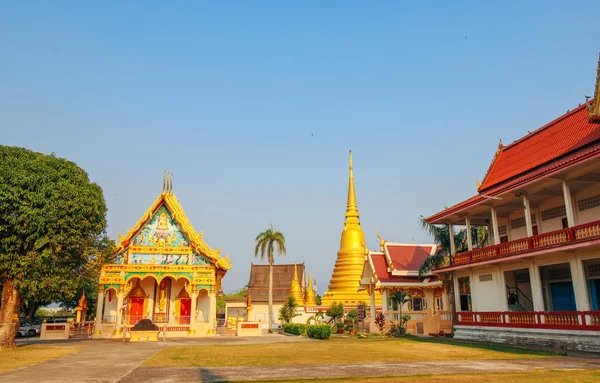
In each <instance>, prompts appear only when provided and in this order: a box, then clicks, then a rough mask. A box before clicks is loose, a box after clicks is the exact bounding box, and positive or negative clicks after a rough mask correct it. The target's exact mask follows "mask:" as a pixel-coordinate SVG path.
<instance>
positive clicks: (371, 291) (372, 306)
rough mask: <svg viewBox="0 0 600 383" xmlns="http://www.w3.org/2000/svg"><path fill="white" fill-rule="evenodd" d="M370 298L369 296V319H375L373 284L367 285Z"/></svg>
mask: <svg viewBox="0 0 600 383" xmlns="http://www.w3.org/2000/svg"><path fill="white" fill-rule="evenodd" d="M369 292H370V293H371V294H370V298H371V302H370V303H371V321H374V320H375V315H377V311H376V310H375V287H374V286H373V285H371V286H369Z"/></svg>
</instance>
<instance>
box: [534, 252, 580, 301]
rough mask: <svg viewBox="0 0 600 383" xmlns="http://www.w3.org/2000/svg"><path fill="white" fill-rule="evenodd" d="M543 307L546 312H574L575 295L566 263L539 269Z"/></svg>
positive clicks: (568, 266) (569, 268) (569, 269)
mask: <svg viewBox="0 0 600 383" xmlns="http://www.w3.org/2000/svg"><path fill="white" fill-rule="evenodd" d="M540 276H541V279H542V291H543V297H544V307H545V308H546V310H547V311H574V310H577V305H576V304H575V294H574V290H573V280H572V278H571V267H570V265H569V264H568V263H561V264H557V265H550V266H543V267H540Z"/></svg>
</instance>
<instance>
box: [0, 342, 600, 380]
mask: <svg viewBox="0 0 600 383" xmlns="http://www.w3.org/2000/svg"><path fill="white" fill-rule="evenodd" d="M275 342H277V343H280V342H319V341H316V340H313V339H308V338H303V337H295V336H294V337H292V336H284V335H275V334H273V335H266V336H263V337H248V338H243V337H211V338H182V339H173V340H168V341H167V342H148V343H146V342H141V343H122V342H120V341H118V340H67V341H54V342H50V341H45V342H44V341H32V342H30V341H27V342H19V343H20V344H39V345H45V346H53V347H69V348H81V349H82V351H81V352H78V353H76V354H72V355H66V356H63V357H61V358H58V359H53V360H48V361H46V362H42V363H38V364H35V365H31V366H28V367H24V368H20V369H16V370H12V371H8V372H5V373H4V374H0V382H3V383H13V382H15V383H16V382H18V383H24V382H110V383H112V382H119V383H129V382H227V381H236V380H239V381H252V380H263V379H289V377H290V376H303V377H305V378H340V377H346V376H402V375H414V374H453V373H470V372H471V373H474V372H486V371H489V372H510V371H517V372H518V371H529V370H534V369H600V358H574V357H552V358H539V359H537V358H536V359H509V360H469V361H444V362H414V363H361V364H335V365H332V364H327V365H325V364H317V365H281V366H253V367H150V366H148V367H146V366H142V364H143V363H144V362H145V361H146V360H148V359H150V358H151V357H152V356H153V355H155V354H156V353H158V352H159V351H160V350H162V349H163V348H164V347H169V346H201V345H209V344H223V345H227V344H264V343H275ZM0 363H1V361H0Z"/></svg>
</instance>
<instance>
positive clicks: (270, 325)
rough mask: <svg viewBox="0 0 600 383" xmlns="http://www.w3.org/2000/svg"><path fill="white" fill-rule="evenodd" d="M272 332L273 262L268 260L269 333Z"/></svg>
mask: <svg viewBox="0 0 600 383" xmlns="http://www.w3.org/2000/svg"><path fill="white" fill-rule="evenodd" d="M272 332H273V263H271V262H269V334H271V333H272Z"/></svg>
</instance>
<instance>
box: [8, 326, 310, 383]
mask: <svg viewBox="0 0 600 383" xmlns="http://www.w3.org/2000/svg"><path fill="white" fill-rule="evenodd" d="M302 341H310V342H317V341H316V340H314V339H307V338H302V337H297V336H294V337H292V336H284V335H278V334H270V335H265V336H262V337H236V336H224V337H220V336H219V337H210V338H179V339H168V340H167V341H166V342H139V343H123V342H121V341H120V340H116V339H114V340H75V339H73V340H65V341H40V340H32V341H25V342H23V341H22V342H18V343H19V345H39V346H48V347H66V348H81V349H82V351H80V352H78V353H76V354H71V355H65V356H63V357H61V358H58V359H52V360H48V361H45V362H41V363H37V364H34V365H30V366H27V367H23V368H20V369H16V370H11V371H7V372H5V373H3V374H0V382H2V383H12V382H18V383H24V382H111V383H112V382H116V381H118V380H119V379H121V378H122V377H124V376H126V375H127V374H129V373H131V372H132V371H133V370H135V369H136V368H137V367H138V366H140V365H141V364H142V363H144V362H145V361H146V360H148V359H150V358H151V357H152V356H153V355H154V354H156V353H158V352H159V351H160V350H162V349H163V347H170V346H203V345H210V344H222V345H227V344H263V343H275V342H277V343H281V342H302ZM0 363H1V361H0Z"/></svg>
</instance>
